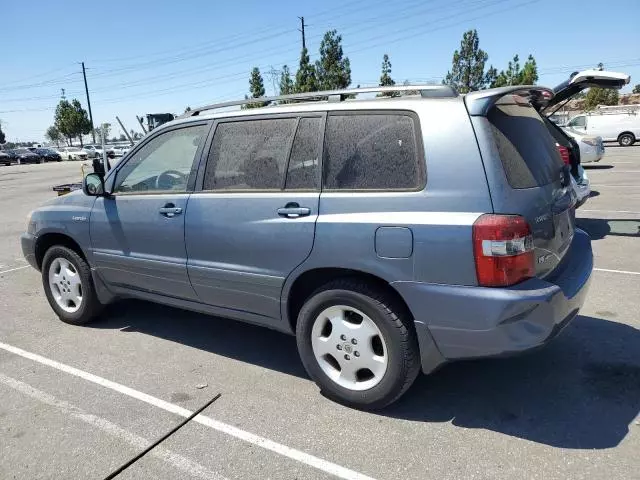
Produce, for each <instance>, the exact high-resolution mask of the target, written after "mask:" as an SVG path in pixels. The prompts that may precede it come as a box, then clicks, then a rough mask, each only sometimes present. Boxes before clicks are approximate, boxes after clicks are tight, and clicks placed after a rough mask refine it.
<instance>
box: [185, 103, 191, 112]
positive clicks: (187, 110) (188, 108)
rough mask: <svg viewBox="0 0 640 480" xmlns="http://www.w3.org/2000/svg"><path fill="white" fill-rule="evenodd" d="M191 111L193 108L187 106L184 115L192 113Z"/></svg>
mask: <svg viewBox="0 0 640 480" xmlns="http://www.w3.org/2000/svg"><path fill="white" fill-rule="evenodd" d="M190 111H191V107H190V106H188V105H187V108H185V109H184V113H187V112H190Z"/></svg>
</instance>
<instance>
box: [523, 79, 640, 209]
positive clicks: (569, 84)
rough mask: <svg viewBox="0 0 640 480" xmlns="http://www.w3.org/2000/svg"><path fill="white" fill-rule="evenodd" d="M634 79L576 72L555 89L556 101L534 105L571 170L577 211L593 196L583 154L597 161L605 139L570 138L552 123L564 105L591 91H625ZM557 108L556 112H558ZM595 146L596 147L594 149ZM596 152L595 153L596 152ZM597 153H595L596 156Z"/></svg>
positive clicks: (539, 99)
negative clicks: (554, 115) (596, 89)
mask: <svg viewBox="0 0 640 480" xmlns="http://www.w3.org/2000/svg"><path fill="white" fill-rule="evenodd" d="M630 80H631V78H630V77H629V75H627V74H625V73H618V72H607V71H600V70H585V71H582V72H575V73H574V74H572V75H571V77H570V78H569V79H568V80H567V81H565V82H563V83H562V84H560V85H558V86H557V87H556V88H555V89H554V93H555V94H554V96H553V98H550V99H549V98H544V97H536V98H535V99H534V101H533V102H532V103H533V105H534V107H535V108H536V109H537V110H538V111H540V112H541V113H542V114H543V118H544V119H545V122H546V124H547V128H548V130H549V132H550V133H551V135H552V136H553V137H554V139H555V140H556V146H557V148H558V151H559V152H560V155H561V158H562V159H563V161H564V163H565V164H568V165H569V166H570V167H571V170H570V171H571V175H572V177H573V179H572V180H573V181H572V185H573V186H574V190H575V193H576V195H577V197H578V201H577V204H576V208H578V207H580V206H581V205H583V204H584V203H585V202H586V201H587V199H588V198H589V196H590V193H591V187H590V184H589V178H588V177H587V174H586V172H585V171H584V169H583V168H582V166H581V163H582V160H583V159H582V152H583V151H584V152H585V160H586V161H587V162H588V161H589V160H591V159H593V158H594V154H595V157H597V155H599V154H600V152H602V153H603V154H604V147H603V146H602V139H600V140H598V138H593V137H591V136H585V135H582V136H580V135H578V136H575V135H570V134H569V132H568V131H567V129H566V128H560V127H559V126H558V125H556V124H555V123H553V122H552V121H551V119H550V118H551V117H552V116H553V114H554V113H555V110H557V109H558V108H559V107H560V106H562V104H563V103H565V102H567V101H568V100H570V99H571V98H572V97H573V96H575V95H576V94H578V93H580V92H581V91H582V90H584V89H586V88H589V87H600V88H621V87H622V86H624V85H626V84H628V83H629V82H630ZM554 108H555V110H554ZM593 144H595V145H593ZM592 148H593V150H592ZM594 150H595V152H594Z"/></svg>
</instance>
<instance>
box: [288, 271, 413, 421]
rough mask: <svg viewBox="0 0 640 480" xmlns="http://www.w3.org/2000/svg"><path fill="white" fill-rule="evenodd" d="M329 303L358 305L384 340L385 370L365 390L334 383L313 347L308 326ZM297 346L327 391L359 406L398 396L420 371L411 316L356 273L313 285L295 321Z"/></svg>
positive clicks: (378, 404) (379, 404)
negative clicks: (313, 287) (353, 277)
mask: <svg viewBox="0 0 640 480" xmlns="http://www.w3.org/2000/svg"><path fill="white" fill-rule="evenodd" d="M333 305H346V306H350V307H353V308H356V309H358V310H360V311H361V312H362V313H364V314H366V315H367V316H369V318H370V319H371V320H372V321H373V322H374V323H375V324H376V326H377V327H378V329H379V330H380V332H381V333H382V336H383V337H384V343H385V344H386V346H387V351H386V354H387V355H388V366H387V370H386V372H385V374H384V376H383V377H382V379H381V380H380V382H379V383H378V384H376V385H375V386H373V387H372V388H369V389H368V390H361V391H356V390H351V389H347V388H344V387H342V386H340V385H338V384H337V383H336V382H334V381H333V380H331V379H330V378H329V376H328V375H327V374H326V373H325V372H324V371H323V370H322V368H321V367H320V365H319V364H318V361H317V360H316V357H315V355H314V353H313V347H312V343H311V332H312V329H313V324H314V322H315V319H316V318H317V316H318V315H319V314H320V313H321V312H322V311H323V310H324V309H326V308H328V307H331V306H333ZM296 337H297V343H298V352H299V353H300V358H301V359H302V363H303V364H304V367H305V369H306V370H307V373H308V374H309V376H310V377H311V378H312V379H313V380H314V381H315V382H316V384H317V385H318V386H319V387H320V390H321V392H322V393H323V395H325V396H326V397H328V398H330V399H331V400H334V401H336V402H338V403H341V404H343V405H347V406H349V407H354V408H358V409H362V410H377V409H381V408H384V407H386V406H387V405H389V404H390V403H392V402H394V401H395V400H397V399H398V398H400V397H401V396H402V395H403V394H404V393H405V392H406V391H407V389H408V388H409V387H410V386H411V385H412V384H413V382H414V380H415V379H416V377H417V376H418V373H419V371H420V361H419V348H418V342H417V338H416V334H415V330H414V327H413V319H412V318H411V315H410V314H409V312H407V311H406V308H405V307H404V306H402V305H399V304H398V302H397V301H396V300H395V298H394V297H393V296H392V295H390V294H389V292H387V291H386V290H385V289H383V288H380V287H378V286H375V285H372V284H369V283H367V282H363V281H362V280H359V279H340V280H336V281H333V282H330V283H328V284H326V285H324V286H322V287H321V288H319V289H318V290H316V291H315V292H314V293H313V294H312V295H311V296H310V297H309V298H308V299H307V301H306V302H305V304H304V305H303V307H302V309H301V310H300V313H299V315H298V322H297V327H296Z"/></svg>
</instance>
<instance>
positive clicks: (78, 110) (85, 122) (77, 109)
mask: <svg viewBox="0 0 640 480" xmlns="http://www.w3.org/2000/svg"><path fill="white" fill-rule="evenodd" d="M71 106H72V107H73V125H74V128H75V131H76V136H77V137H78V139H79V140H80V146H82V136H83V135H88V134H89V133H91V120H89V114H88V113H87V111H86V110H85V109H84V108H82V105H81V104H80V102H79V101H78V100H76V99H75V98H74V99H73V101H72V102H71Z"/></svg>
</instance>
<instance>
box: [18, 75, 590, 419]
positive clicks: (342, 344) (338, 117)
mask: <svg viewBox="0 0 640 480" xmlns="http://www.w3.org/2000/svg"><path fill="white" fill-rule="evenodd" d="M580 87H581V85H577V84H574V85H572V88H574V89H576V90H580V89H581V88H580ZM411 91H415V92H419V94H418V95H409V94H407V95H406V96H399V97H394V98H386V99H378V98H377V99H364V100H358V99H356V100H353V101H341V100H342V99H344V98H346V97H349V96H352V95H359V94H363V93H364V94H367V93H369V94H370V93H377V92H404V93H407V92H411ZM561 93H562V92H558V93H557V94H558V95H561ZM553 95H554V94H553V91H552V90H550V89H547V88H544V87H537V86H530V87H526V86H525V87H517V86H511V87H504V88H497V89H491V90H484V91H480V92H473V93H469V94H467V95H458V94H457V93H456V92H455V91H454V90H452V89H451V88H449V87H446V86H433V85H431V86H415V85H414V86H395V87H375V88H361V89H354V90H343V91H334V92H320V93H318V92H314V93H307V94H295V95H290V96H285V97H281V98H279V99H280V100H282V99H284V100H287V103H284V104H281V105H277V106H273V107H269V108H255V109H247V110H240V111H236V112H229V111H225V110H224V109H222V108H218V107H216V106H210V107H204V108H202V109H194V110H193V111H192V112H191V116H186V117H182V118H180V119H177V120H175V121H172V122H169V123H166V124H164V125H162V126H160V127H158V128H157V129H154V130H153V132H151V133H149V134H148V135H147V136H145V137H144V138H143V139H142V140H141V141H140V142H139V144H137V145H136V146H135V147H134V148H133V150H132V151H131V152H130V153H129V155H127V156H126V157H125V158H123V160H122V161H121V162H119V163H118V164H117V165H115V166H114V168H113V169H111V170H110V171H109V173H108V174H107V175H106V177H105V178H103V177H102V176H101V175H99V174H96V173H93V174H89V175H87V176H86V177H85V180H84V183H83V189H82V191H78V192H71V193H69V194H67V195H66V196H65V197H63V200H57V201H56V200H53V201H52V202H49V203H48V205H47V207H45V208H40V209H36V210H35V211H33V212H32V213H31V216H30V218H29V221H28V226H27V232H26V233H24V234H23V235H22V237H21V241H22V249H23V252H24V255H25V257H26V259H27V260H28V261H29V263H30V264H31V265H32V266H33V267H35V268H36V269H38V270H40V271H41V272H42V279H43V285H44V290H45V294H46V296H47V299H48V301H49V303H50V305H51V307H52V309H53V310H54V311H55V313H56V314H57V315H58V317H59V318H60V319H61V320H63V321H65V322H68V323H72V324H76V325H79V324H85V323H88V322H90V321H91V320H92V319H94V318H95V317H96V316H97V315H98V314H99V312H100V311H101V309H102V307H103V306H104V305H106V304H108V303H110V302H112V301H114V300H116V299H118V298H124V297H134V298H140V299H144V300H149V301H153V302H158V303H162V304H166V305H172V306H175V307H182V308H187V309H191V310H196V311H200V312H204V313H208V314H212V315H217V316H225V317H229V318H234V319H237V320H241V321H246V322H251V323H255V324H259V325H263V326H267V327H270V328H273V329H276V330H280V331H282V332H286V333H289V334H293V335H296V337H297V345H298V350H299V353H300V357H301V359H302V363H303V364H304V366H305V368H306V370H307V372H308V373H309V375H310V376H311V378H312V379H313V380H315V381H316V383H317V384H318V385H319V386H320V388H321V389H322V391H323V392H324V394H325V395H327V396H328V397H330V398H332V399H334V400H336V401H339V402H341V403H344V404H347V405H350V406H354V407H358V408H363V409H376V408H382V407H384V406H386V405H388V404H389V403H391V402H393V401H395V400H396V399H398V398H399V397H400V396H401V395H402V394H403V393H404V392H405V391H406V390H407V389H408V388H409V386H410V385H411V384H412V383H413V381H414V379H415V378H416V376H417V375H418V373H419V371H420V370H422V371H423V372H425V373H430V372H432V371H434V370H436V369H437V368H439V367H440V366H441V365H443V364H444V363H446V362H449V361H454V360H459V359H470V358H477V357H486V356H495V355H502V354H510V353H516V352H522V351H526V350H529V349H533V348H537V347H539V346H541V345H543V344H545V343H547V342H548V341H550V340H551V339H552V338H554V337H555V336H556V335H557V334H558V333H559V332H560V331H561V330H562V329H563V328H564V327H565V326H566V325H567V323H568V322H569V321H570V320H571V319H572V318H574V317H575V316H576V314H577V312H578V311H579V309H580V308H581V306H582V304H583V302H584V300H585V297H586V294H587V289H588V285H589V280H590V276H591V271H592V267H593V255H592V250H591V240H590V238H589V236H588V235H587V234H586V233H585V232H583V231H581V230H579V229H576V228H575V221H574V219H575V212H574V205H575V201H576V199H575V194H574V191H573V189H572V188H571V187H570V178H571V177H570V175H569V173H568V172H569V166H568V165H565V164H563V162H562V160H561V158H560V154H559V153H558V150H557V148H556V146H555V142H554V136H553V135H551V134H550V130H549V129H548V126H547V122H548V120H545V119H544V118H543V117H541V116H540V114H539V113H538V112H539V111H541V110H542V109H543V108H544V105H547V104H549V103H550V99H552V98H553ZM318 97H327V98H329V99H330V100H331V101H328V102H319V101H314V100H315V99H317V98H318ZM292 100H294V101H295V102H296V103H291V101H292ZM334 100H335V101H334ZM247 102H255V100H254V99H251V100H243V101H239V102H236V104H237V105H242V104H244V103H247ZM223 105H224V106H225V107H228V106H229V105H228V103H226V104H223ZM532 105H536V108H534V107H533V106H532ZM219 107H222V105H220V106H219ZM549 123H550V122H549ZM562 138H564V140H563V141H565V142H568V140H566V138H565V137H562ZM427 178H428V181H427ZM213 321H214V320H213ZM274 348H277V346H275V345H274Z"/></svg>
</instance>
